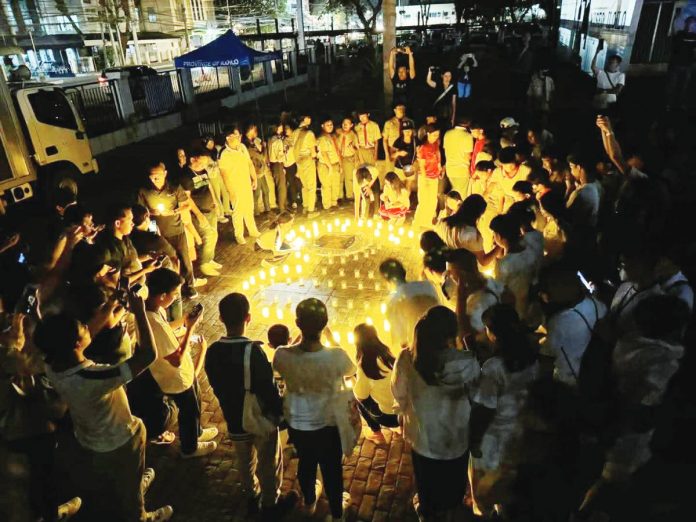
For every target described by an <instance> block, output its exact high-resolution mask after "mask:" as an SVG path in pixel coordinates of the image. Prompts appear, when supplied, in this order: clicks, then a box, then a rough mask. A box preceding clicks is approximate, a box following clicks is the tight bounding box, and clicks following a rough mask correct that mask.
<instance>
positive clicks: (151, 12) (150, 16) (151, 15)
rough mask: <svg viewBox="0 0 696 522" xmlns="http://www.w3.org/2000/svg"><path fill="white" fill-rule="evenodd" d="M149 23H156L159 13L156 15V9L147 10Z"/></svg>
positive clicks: (149, 8)
mask: <svg viewBox="0 0 696 522" xmlns="http://www.w3.org/2000/svg"><path fill="white" fill-rule="evenodd" d="M147 21H148V22H156V21H157V13H155V8H154V7H148V8H147Z"/></svg>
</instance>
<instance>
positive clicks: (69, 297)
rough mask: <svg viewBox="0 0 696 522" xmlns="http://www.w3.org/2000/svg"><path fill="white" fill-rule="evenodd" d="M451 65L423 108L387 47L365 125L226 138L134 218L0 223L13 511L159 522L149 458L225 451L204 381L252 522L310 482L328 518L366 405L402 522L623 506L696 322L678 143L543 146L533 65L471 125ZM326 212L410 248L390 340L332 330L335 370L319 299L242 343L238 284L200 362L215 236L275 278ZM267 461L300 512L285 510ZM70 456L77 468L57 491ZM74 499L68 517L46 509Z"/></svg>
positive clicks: (407, 68)
mask: <svg viewBox="0 0 696 522" xmlns="http://www.w3.org/2000/svg"><path fill="white" fill-rule="evenodd" d="M523 41H524V47H523V48H522V50H521V52H520V54H519V56H517V57H516V58H515V66H516V67H517V68H518V69H517V71H518V73H519V70H521V69H520V68H522V65H521V64H522V63H525V64H526V62H527V61H529V56H528V54H529V53H530V51H529V41H528V40H523ZM610 62H611V63H610V64H609V65H608V67H609V69H608V70H607V71H608V72H606V73H602V72H601V71H600V70H597V72H596V74H597V75H598V81H599V83H602V82H604V83H607V82H608V83H610V84H612V86H613V87H607V88H605V87H606V86H604V87H602V89H604V91H603V92H601V93H598V94H603V95H607V94H611V95H613V96H614V98H613V100H614V101H615V100H616V94H618V91H616V92H610V93H609V92H607V91H608V90H611V89H614V88H616V87H615V86H614V84H615V83H616V81H615V80H612V78H614V77H615V75H614V73H616V67H618V62H616V61H615V60H614V61H612V60H610ZM458 64H459V65H458V67H457V68H453V70H449V69H446V68H441V69H439V70H438V68H435V67H431V68H429V69H428V75H427V78H426V79H425V80H424V81H425V82H426V84H427V86H428V87H429V88H431V89H432V90H433V91H435V96H434V97H432V99H430V100H429V101H424V100H426V98H423V99H421V97H420V96H418V95H417V94H416V92H415V90H414V89H413V82H415V81H417V80H416V70H415V65H414V57H413V53H412V52H411V50H410V49H408V48H399V49H395V50H394V51H393V52H392V55H391V56H390V59H389V67H390V72H391V73H392V75H393V82H394V88H395V90H394V105H393V117H391V118H389V119H388V120H387V121H386V122H385V123H384V125H383V126H380V125H379V124H378V123H377V122H375V121H373V120H372V119H371V115H370V113H369V112H367V111H365V110H357V111H355V112H354V113H353V114H350V115H347V116H346V117H344V118H333V117H331V116H328V115H326V116H321V117H320V118H319V119H315V120H313V118H312V116H311V115H310V114H309V112H298V113H296V114H293V115H289V114H284V115H283V116H282V117H281V118H279V120H278V121H277V122H275V123H273V125H271V126H270V127H269V129H268V132H267V133H261V132H259V124H257V123H250V124H246V125H244V126H240V125H231V126H230V127H228V128H227V129H226V130H225V132H224V134H223V135H222V136H219V137H218V136H206V137H204V138H202V139H200V140H196V141H195V143H193V144H192V145H191V146H189V147H185V148H180V149H177V150H176V152H175V153H173V154H172V157H171V158H153V161H151V162H150V163H149V165H148V168H147V170H146V171H145V172H144V173H143V176H142V188H141V189H140V190H139V192H138V193H137V194H133V195H132V198H131V200H130V201H127V202H120V203H116V204H113V205H110V206H109V208H108V209H97V208H91V207H89V206H87V205H86V203H85V202H83V201H81V200H80V198H78V195H77V194H75V193H74V192H72V191H71V190H70V189H68V188H61V189H58V190H56V191H55V193H54V194H52V195H51V198H50V201H51V208H50V216H49V217H48V218H47V219H44V220H43V221H42V222H41V225H40V226H38V225H37V226H34V227H31V231H32V232H33V233H32V234H27V235H24V234H22V235H20V234H18V233H16V231H13V230H3V232H4V238H5V239H3V240H2V241H3V242H2V244H0V264H1V265H2V274H3V275H2V285H1V287H0V298H1V299H0V314H2V322H3V330H2V334H1V336H0V347H1V351H0V368H1V369H2V379H1V380H0V382H1V386H2V389H0V420H1V422H0V428H1V430H0V437H1V440H2V444H3V445H4V446H6V449H7V451H8V452H10V453H11V454H16V455H24V456H26V458H27V462H28V466H29V476H30V479H31V480H30V483H29V488H28V498H29V507H28V510H27V512H28V513H29V516H28V517H27V520H39V519H41V520H44V521H45V522H49V521H54V520H63V519H66V518H68V517H69V516H71V515H73V514H75V513H77V512H78V511H81V515H83V516H85V517H86V518H85V519H86V520H104V521H119V522H121V521H150V522H155V521H164V520H168V519H169V518H171V517H172V515H173V512H174V511H173V508H172V507H171V506H169V505H167V506H162V507H159V508H157V509H154V510H151V511H147V510H146V508H145V494H146V492H147V489H148V487H149V486H150V484H151V483H152V481H153V480H154V478H155V470H154V469H152V468H146V467H145V456H146V448H147V445H148V444H159V445H170V444H173V443H175V441H177V439H178V441H177V444H178V447H179V451H180V455H181V458H185V459H188V458H197V457H202V456H205V455H209V454H211V453H213V452H215V451H216V450H217V441H219V440H220V436H219V434H218V430H217V429H216V428H215V427H213V426H210V427H205V426H203V422H202V420H201V402H200V391H199V385H198V382H199V380H200V379H201V376H200V375H201V372H202V371H204V372H205V373H206V375H207V379H208V381H209V382H210V384H211V387H212V391H213V393H214V394H215V396H216V397H217V399H218V400H219V403H220V407H221V409H222V412H223V416H224V419H225V422H226V426H227V435H226V437H227V439H228V440H229V444H231V445H232V447H233V448H234V459H235V460H236V462H235V468H236V469H237V470H238V471H239V480H240V482H241V490H242V492H243V494H244V495H245V496H246V498H247V499H248V510H249V513H260V515H261V516H263V517H265V519H267V520H278V519H280V518H281V517H282V516H283V515H284V514H286V513H287V512H288V511H290V510H293V509H300V510H302V511H303V512H304V513H305V514H307V515H309V516H312V515H314V513H315V510H316V506H317V500H318V498H319V497H320V495H321V494H322V491H323V492H325V494H326V497H327V499H328V503H329V507H330V517H331V518H332V519H333V520H344V509H345V508H346V506H347V505H349V504H350V496H349V495H348V493H347V492H345V491H344V487H343V471H342V459H343V457H344V455H350V454H351V453H352V452H353V450H354V447H355V446H356V444H357V439H356V434H357V432H356V429H357V428H359V426H358V425H359V424H360V423H359V422H357V421H358V420H359V419H358V417H357V415H358V413H359V415H360V417H361V418H362V423H364V426H365V427H364V430H365V434H366V435H365V438H366V439H367V440H368V441H369V442H365V443H366V444H377V445H384V444H386V443H387V439H386V437H385V435H384V430H392V431H393V432H394V435H393V436H396V437H398V436H402V437H403V438H404V439H405V440H406V441H407V442H408V444H409V446H410V451H411V457H412V462H413V473H414V478H415V496H414V499H413V505H414V509H415V511H416V513H417V514H418V517H419V518H420V519H421V520H427V521H431V520H433V521H435V520H438V521H439V520H460V519H461V517H462V516H463V515H462V513H463V512H466V511H468V512H470V513H473V515H474V516H477V517H482V518H483V519H489V518H495V517H499V518H500V519H502V520H514V521H517V520H519V521H538V520H549V521H551V520H553V521H567V520H569V519H570V517H571V516H580V517H587V516H589V515H591V514H597V513H603V514H604V515H605V516H607V515H608V516H609V517H610V518H609V519H610V520H621V519H622V518H621V517H622V516H624V515H625V514H626V513H631V514H634V515H635V514H636V513H639V509H640V508H641V506H644V502H645V501H640V500H636V498H635V495H634V493H635V492H636V491H641V487H643V488H645V487H646V486H645V481H646V480H648V479H646V478H645V477H644V476H643V475H642V474H641V471H642V470H643V469H645V466H646V464H648V463H649V462H650V461H651V459H652V458H653V454H654V452H655V451H659V450H664V447H665V444H664V443H663V445H662V447H661V448H657V450H656V448H655V444H654V442H653V439H654V435H655V434H656V433H659V432H660V429H661V428H662V427H663V426H664V425H665V423H669V422H670V418H669V417H668V415H667V414H666V413H665V408H664V405H665V404H668V403H669V401H670V399H671V398H673V397H674V396H677V395H678V394H677V393H675V392H674V390H675V389H678V387H679V383H680V382H683V380H684V379H685V377H684V372H685V368H686V366H685V365H684V361H685V360H686V359H685V347H684V346H685V343H686V336H687V331H688V327H689V326H690V325H691V320H692V314H693V304H694V303H693V290H692V287H691V285H690V283H689V280H688V279H687V277H686V276H685V274H684V273H683V271H682V265H683V263H684V262H685V260H686V259H688V255H689V254H690V252H689V248H690V246H691V245H690V243H688V241H687V240H686V238H688V236H687V234H685V233H684V232H683V231H682V230H681V228H680V226H682V225H683V223H681V224H680V221H679V219H680V216H679V214H678V212H677V210H678V207H679V205H678V203H680V202H683V201H684V200H685V196H686V195H687V194H688V193H689V191H690V190H691V188H692V187H691V185H690V180H689V179H688V176H687V174H688V173H689V171H688V167H689V164H688V160H689V158H691V156H690V155H692V154H693V150H690V149H689V146H688V145H686V146H684V144H683V141H680V138H679V136H675V135H674V134H670V133H665V135H663V136H662V137H661V140H662V141H660V147H659V148H660V152H661V153H662V154H663V157H662V158H661V161H655V157H654V156H651V155H649V154H644V153H641V151H639V150H637V149H636V150H631V151H626V150H624V149H623V148H622V146H621V144H620V141H619V140H618V139H617V136H616V133H615V130H614V123H613V122H612V120H611V119H610V118H609V117H607V116H606V115H603V114H600V115H597V116H593V118H596V121H595V133H594V135H593V136H587V137H586V138H587V139H586V140H585V142H583V143H579V144H577V145H573V146H572V147H569V148H561V147H560V146H558V145H557V143H563V140H557V139H556V136H554V134H553V133H551V132H550V131H549V129H548V128H547V127H546V125H547V115H548V112H549V111H550V110H551V93H552V92H553V81H552V80H551V78H550V77H549V76H548V69H547V68H546V67H545V66H541V65H540V66H539V67H536V72H534V73H533V74H532V72H531V68H532V65H531V64H527V65H524V69H525V70H526V71H527V72H528V74H527V75H526V76H524V75H523V76H524V81H525V82H528V83H524V86H525V89H524V91H525V93H526V95H527V96H528V97H529V105H528V107H529V108H530V111H525V115H527V116H528V115H530V114H531V117H526V118H525V119H526V121H522V120H521V119H520V118H519V117H518V118H517V119H516V118H513V117H509V116H507V117H504V118H502V119H497V120H490V119H476V118H474V117H472V115H471V114H470V112H473V108H474V107H473V106H472V105H471V103H470V102H469V101H467V100H468V98H469V97H470V96H471V92H472V82H471V79H472V77H473V76H474V75H472V71H473V70H474V68H476V67H477V66H478V63H477V61H476V58H475V57H474V56H473V55H471V54H470V53H465V55H463V56H462V58H461V59H460V60H459V62H458ZM593 64H594V62H593ZM604 77H606V81H605V80H604V79H602V78H604ZM527 85H528V89H527V88H526V86H527ZM473 89H475V85H474V86H473ZM619 91H620V89H619ZM602 100H603V102H602V103H607V104H610V103H613V101H612V100H610V99H609V97H608V96H602ZM411 110H412V111H413V113H414V114H418V115H419V118H420V119H419V121H415V120H414V119H411V118H409V117H408V114H409V111H411ZM518 119H519V120H520V121H518ZM315 123H316V124H318V126H313V124H315ZM264 134H265V136H267V137H268V139H267V140H266V139H263V137H262V136H263V135H264ZM559 137H560V136H559ZM216 140H218V141H216ZM318 189H319V190H318ZM318 193H319V197H318V196H317V194H318ZM339 206H343V207H344V208H346V209H349V211H350V212H351V213H353V215H354V216H355V218H356V219H358V218H373V219H381V220H385V221H388V222H391V223H395V224H399V225H401V224H406V225H407V226H411V227H412V228H413V229H414V230H416V231H417V232H418V233H420V234H421V236H420V238H421V239H420V248H421V251H422V257H423V259H422V271H421V272H420V273H418V274H412V276H413V279H412V280H408V278H407V271H406V269H405V268H404V264H403V263H402V261H401V260H398V259H391V258H390V259H374V260H373V261H374V262H375V265H376V266H377V265H379V272H380V274H381V275H382V277H383V278H384V279H385V281H386V282H387V283H388V285H389V287H390V290H391V293H390V295H389V299H388V302H387V303H386V315H387V318H388V319H389V321H390V324H391V329H390V332H389V334H388V338H380V335H379V334H378V332H377V330H376V329H375V328H374V327H373V326H371V325H369V324H358V325H346V326H351V327H353V326H354V331H353V333H354V339H355V348H356V355H355V357H351V356H349V354H348V352H347V351H346V350H344V349H342V348H340V347H338V346H334V345H332V344H327V341H326V339H329V340H331V339H332V336H331V335H330V332H327V325H328V322H329V317H328V311H327V308H326V306H325V304H324V303H323V302H322V301H320V300H318V299H314V298H311V299H306V300H304V301H302V302H301V303H299V305H298V306H297V308H296V311H295V318H294V319H295V321H294V324H293V325H292V326H291V327H288V326H286V325H282V324H278V325H274V326H273V327H271V328H270V329H269V331H268V339H267V340H264V341H261V340H257V339H251V338H249V337H247V336H246V333H247V328H248V326H249V323H250V322H251V321H253V320H254V317H252V308H253V303H250V302H249V299H248V298H247V297H246V296H245V295H243V294H241V293H230V294H228V295H226V296H225V297H224V298H223V299H221V300H220V302H219V318H220V321H221V322H222V324H223V325H224V329H225V332H226V335H224V336H223V337H221V338H220V339H218V340H215V342H213V343H211V344H210V346H208V342H207V340H206V339H205V338H204V337H203V336H202V335H201V334H200V333H198V327H199V324H200V321H201V318H202V316H203V306H202V304H199V303H197V302H196V298H197V297H198V295H199V291H203V290H201V289H202V288H203V287H205V285H206V283H207V280H206V279H209V278H215V277H218V276H220V275H221V273H222V271H223V270H224V271H233V270H234V269H235V268H234V267H225V266H223V265H222V264H221V263H219V262H217V261H216V259H215V258H216V253H217V243H218V238H219V231H221V230H222V229H223V227H232V230H233V232H234V237H235V238H236V242H237V243H238V244H239V245H244V244H245V243H246V238H247V237H248V238H252V239H253V240H254V248H255V249H256V250H261V251H263V252H266V253H268V257H267V259H266V261H265V262H266V263H273V262H275V260H277V259H282V255H283V253H284V252H286V251H287V250H288V249H289V248H291V247H290V246H289V245H288V244H287V242H286V240H285V236H286V234H287V232H288V231H289V230H291V228H292V226H293V223H294V220H295V219H296V217H299V216H300V215H303V216H306V217H307V218H309V219H311V218H313V217H315V216H317V215H319V214H320V212H321V211H318V209H319V207H321V209H322V210H323V211H328V210H331V209H335V208H338V207H339ZM95 216H98V217H99V219H98V220H97V219H96V218H95ZM261 219H263V221H261ZM97 221H100V222H101V223H100V224H97ZM238 248H243V247H241V246H240V247H238ZM184 310H186V312H185V311H184ZM295 327H296V329H297V331H294V330H296V329H295ZM327 333H328V335H327ZM680 379H681V380H680ZM687 379H688V378H687ZM672 400H674V399H672ZM175 419H176V421H178V428H177V432H176V433H175V432H173V431H171V426H172V425H173V421H174V420H175ZM361 429H362V428H361ZM281 433H283V436H282V437H281ZM663 438H664V435H663ZM57 441H60V444H57ZM672 442H674V441H673V440H672ZM286 445H292V446H293V447H294V450H295V452H296V454H297V457H298V459H299V462H298V467H297V478H298V481H299V485H300V492H299V494H298V492H294V491H290V492H286V493H285V494H282V495H281V488H280V486H281V480H282V476H283V452H282V449H283V447H284V446H286ZM669 445H670V444H669V443H668V444H667V446H669ZM61 454H65V455H67V457H63V459H67V461H68V462H70V466H68V467H67V469H63V468H60V472H58V469H59V466H58V464H57V462H58V461H59V460H61ZM318 468H319V469H320V470H321V476H322V480H318V479H317V469H318ZM652 480H654V478H653V479H652ZM58 481H60V482H62V483H63V487H62V488H60V490H59V489H58V488H57V487H56V484H57V482H58ZM66 484H69V487H67V488H66V487H65V485H66ZM65 489H69V490H70V491H74V494H75V498H72V499H71V500H69V501H68V502H63V501H64V500H66V499H63V498H57V491H63V490H65ZM300 497H301V500H300ZM630 503H633V504H634V505H635V506H636V507H635V508H633V509H631V508H628V507H627V505H628V504H630ZM298 504H299V506H298ZM635 519H636V518H634V520H635Z"/></svg>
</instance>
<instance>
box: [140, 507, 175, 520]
mask: <svg viewBox="0 0 696 522" xmlns="http://www.w3.org/2000/svg"><path fill="white" fill-rule="evenodd" d="M173 514H174V508H172V506H163V507H161V508H159V509H156V510H155V511H149V512H148V513H145V521H146V522H164V521H165V520H169V519H170V518H172V515H173Z"/></svg>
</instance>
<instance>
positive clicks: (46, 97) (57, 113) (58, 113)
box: [29, 90, 78, 130]
mask: <svg viewBox="0 0 696 522" xmlns="http://www.w3.org/2000/svg"><path fill="white" fill-rule="evenodd" d="M29 103H31V108H32V110H33V111H34V115H35V116H36V119H37V120H38V121H40V122H41V123H45V124H47V125H54V126H56V127H61V128H64V129H72V130H78V126H77V121H76V120H75V114H74V113H73V111H72V108H71V107H70V102H68V100H67V98H66V97H65V96H64V95H63V93H62V92H60V91H57V90H40V91H38V92H35V93H33V94H30V95H29Z"/></svg>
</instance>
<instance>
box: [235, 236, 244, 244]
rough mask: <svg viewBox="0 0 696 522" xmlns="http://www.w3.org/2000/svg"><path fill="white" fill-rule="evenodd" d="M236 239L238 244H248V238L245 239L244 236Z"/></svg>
mask: <svg viewBox="0 0 696 522" xmlns="http://www.w3.org/2000/svg"><path fill="white" fill-rule="evenodd" d="M235 240H236V241H237V244H238V245H246V239H244V238H243V237H237V238H235Z"/></svg>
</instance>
